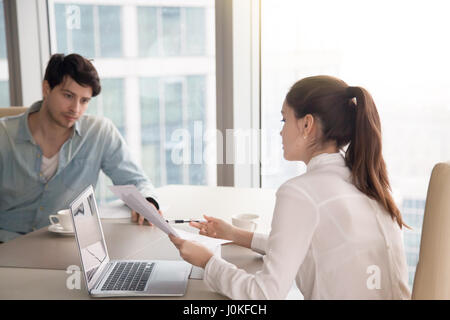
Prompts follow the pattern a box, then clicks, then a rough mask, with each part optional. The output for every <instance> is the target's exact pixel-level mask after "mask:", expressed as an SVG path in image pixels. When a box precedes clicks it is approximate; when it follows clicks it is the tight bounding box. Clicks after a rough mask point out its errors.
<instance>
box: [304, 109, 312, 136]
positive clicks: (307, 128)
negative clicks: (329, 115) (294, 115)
mask: <svg viewBox="0 0 450 320" xmlns="http://www.w3.org/2000/svg"><path fill="white" fill-rule="evenodd" d="M313 126H314V117H313V116H312V115H311V114H307V115H306V116H304V117H303V128H302V129H303V135H304V136H306V137H308V136H309V135H311V132H312V131H313Z"/></svg>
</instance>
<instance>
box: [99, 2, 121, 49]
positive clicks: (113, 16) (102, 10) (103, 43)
mask: <svg viewBox="0 0 450 320" xmlns="http://www.w3.org/2000/svg"><path fill="white" fill-rule="evenodd" d="M120 15H121V7H120V6H99V7H98V18H99V29H100V30H99V31H100V56H102V57H105V58H106V57H120V56H121V55H122V29H121V27H120V21H121V17H120Z"/></svg>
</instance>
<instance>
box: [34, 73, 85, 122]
mask: <svg viewBox="0 0 450 320" xmlns="http://www.w3.org/2000/svg"><path fill="white" fill-rule="evenodd" d="M42 91H43V96H44V100H43V104H42V109H43V111H44V112H46V115H48V116H49V118H50V121H52V122H53V123H55V124H56V125H58V126H60V127H63V128H66V129H69V128H71V127H72V126H73V125H74V124H75V121H77V120H78V118H80V117H81V116H82V115H83V114H84V112H85V111H86V109H87V107H88V103H89V101H90V100H91V97H92V88H91V87H89V86H87V87H83V86H80V85H79V84H78V83H77V82H76V81H75V80H73V79H72V78H71V77H69V76H66V77H65V78H64V80H63V81H62V82H61V83H60V84H59V85H57V86H55V87H54V88H53V89H50V86H49V84H48V82H47V81H44V83H43V88H42Z"/></svg>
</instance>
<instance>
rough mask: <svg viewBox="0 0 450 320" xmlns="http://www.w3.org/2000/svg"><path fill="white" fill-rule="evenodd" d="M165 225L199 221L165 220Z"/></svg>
mask: <svg viewBox="0 0 450 320" xmlns="http://www.w3.org/2000/svg"><path fill="white" fill-rule="evenodd" d="M166 222H167V223H188V222H201V221H200V220H183V219H175V220H166Z"/></svg>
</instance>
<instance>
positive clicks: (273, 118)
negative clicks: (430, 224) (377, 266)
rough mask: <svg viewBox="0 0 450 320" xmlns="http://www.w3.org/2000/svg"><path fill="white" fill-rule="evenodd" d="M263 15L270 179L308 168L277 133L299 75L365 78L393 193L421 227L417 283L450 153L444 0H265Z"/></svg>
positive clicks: (414, 252)
mask: <svg viewBox="0 0 450 320" xmlns="http://www.w3.org/2000/svg"><path fill="white" fill-rule="evenodd" d="M325 8H326V9H325ZM380 21H382V23H380ZM261 22H262V26H261V46H262V49H261V50H262V52H261V61H262V65H261V70H262V71H261V73H262V88H261V92H262V99H261V100H262V112H261V117H262V129H264V130H266V131H269V132H271V133H272V134H271V135H268V136H269V137H270V138H267V139H265V140H263V141H262V150H261V152H262V185H263V187H278V186H279V185H280V184H281V183H282V182H284V181H286V180H287V179H288V178H290V177H293V176H296V175H298V174H301V173H303V172H304V171H305V166H304V165H301V164H294V163H287V162H286V161H284V160H281V158H282V153H281V138H280V136H279V134H278V133H279V131H280V129H281V123H280V121H279V120H280V119H281V116H280V110H281V105H282V103H283V100H284V97H285V95H286V93H287V91H288V90H289V88H290V86H291V85H292V84H293V83H294V82H295V81H297V80H299V79H301V78H303V77H306V76H311V75H318V74H328V75H332V76H337V77H339V78H341V79H343V80H344V81H346V82H347V83H348V84H349V85H359V86H362V87H365V88H366V89H368V90H369V92H370V93H371V94H372V96H373V97H374V100H375V103H376V105H377V107H378V111H379V114H380V118H381V123H382V133H383V143H384V145H383V153H384V157H385V161H386V164H387V168H388V172H389V175H390V181H391V185H392V188H393V191H394V197H395V198H396V201H397V203H398V205H399V208H400V210H401V211H402V214H403V216H404V219H405V221H406V223H408V224H410V225H411V227H413V229H414V230H413V231H409V230H405V231H404V240H405V250H406V253H407V257H408V265H409V270H410V285H412V283H413V279H414V272H415V267H416V264H417V259H418V252H419V246H420V230H421V227H422V220H423V210H424V204H425V202H424V201H425V198H426V192H427V187H428V182H429V179H430V175H431V170H432V168H433V166H434V164H436V163H437V162H440V161H448V159H449V158H450V146H449V144H448V140H449V138H450V131H449V130H448V123H449V120H450V107H449V106H450V96H449V95H448V89H447V88H448V87H449V86H450V79H448V77H446V74H448V73H449V72H450V61H449V60H448V56H449V54H450V45H449V44H448V43H447V42H445V41H441V39H445V38H446V37H447V30H448V29H449V28H450V22H449V20H448V19H446V3H445V2H444V1H437V0H434V1H431V2H429V1H427V2H426V1H415V2H410V1H395V2H392V1H377V2H376V3H367V2H364V3H363V2H361V1H354V0H346V1H339V2H336V1H332V0H323V1H318V2H316V1H297V0H286V1H283V4H282V5H281V4H280V2H279V1H276V0H265V1H262V3H261Z"/></svg>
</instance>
